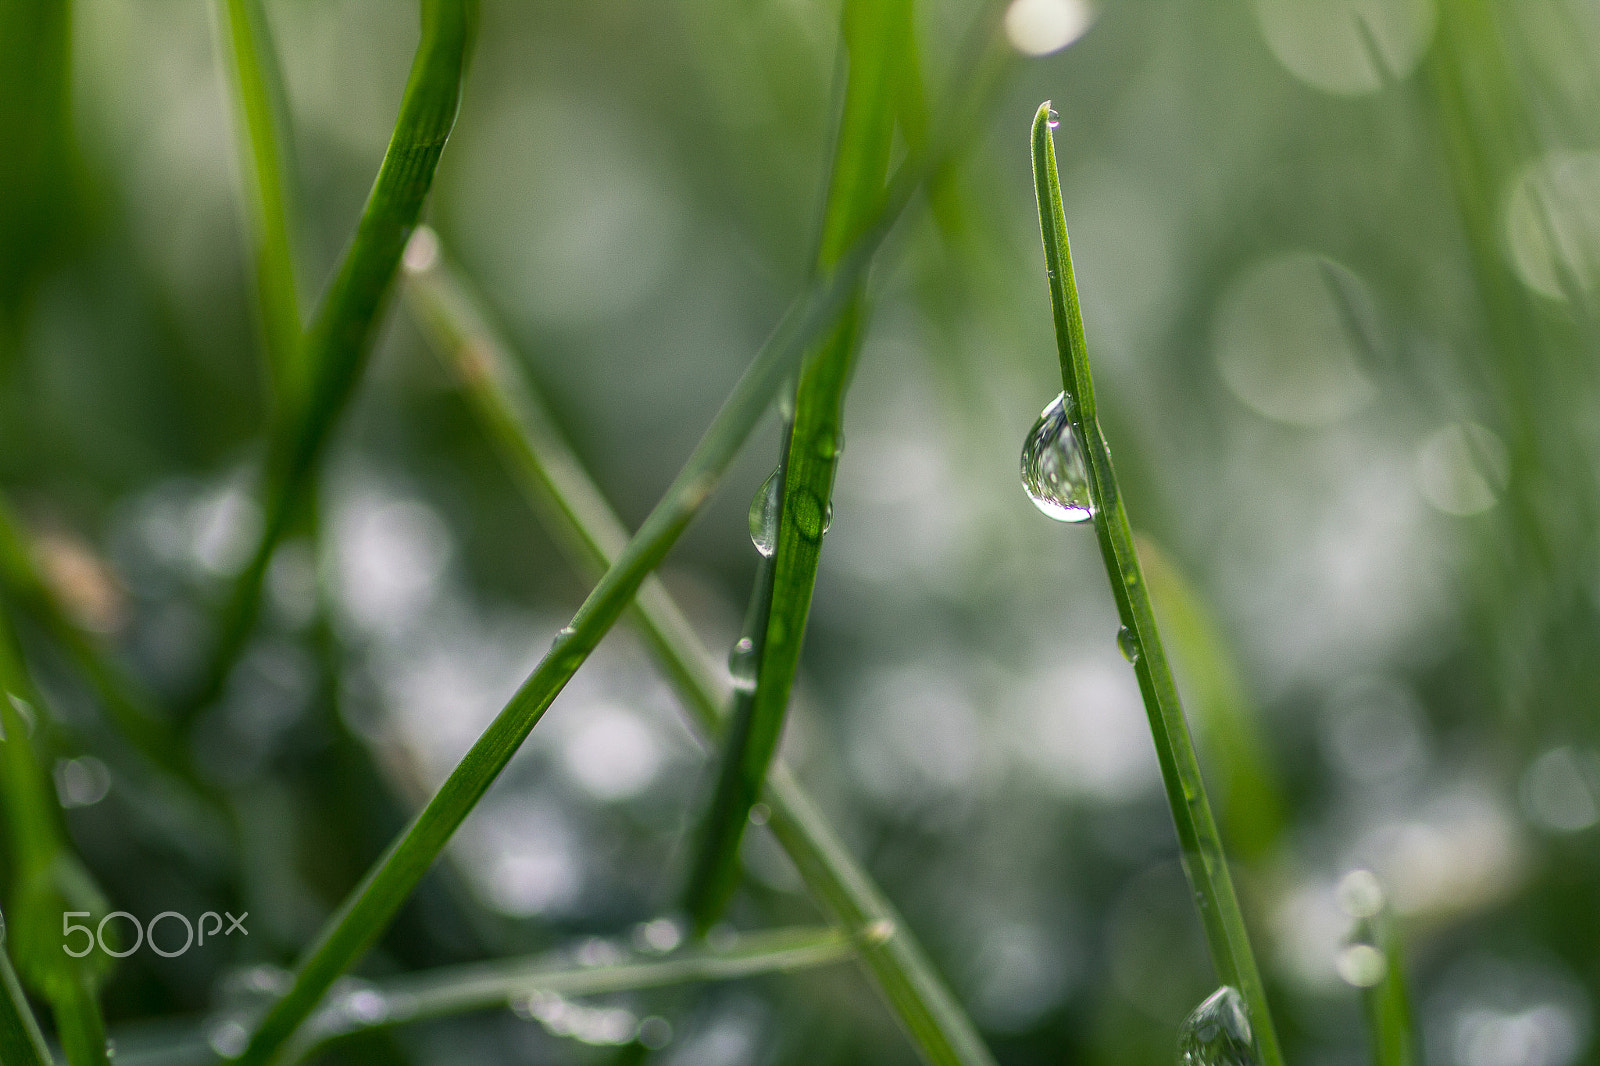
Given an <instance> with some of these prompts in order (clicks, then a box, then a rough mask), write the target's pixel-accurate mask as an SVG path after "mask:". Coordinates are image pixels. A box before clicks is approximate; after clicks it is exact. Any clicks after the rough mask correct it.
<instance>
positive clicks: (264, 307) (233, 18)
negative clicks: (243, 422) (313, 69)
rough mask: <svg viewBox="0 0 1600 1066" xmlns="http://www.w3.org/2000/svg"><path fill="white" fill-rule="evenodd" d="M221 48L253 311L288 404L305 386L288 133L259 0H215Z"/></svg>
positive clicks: (278, 390)
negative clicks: (248, 254)
mask: <svg viewBox="0 0 1600 1066" xmlns="http://www.w3.org/2000/svg"><path fill="white" fill-rule="evenodd" d="M215 11H216V19H217V31H218V36H219V37H220V38H221V39H220V40H219V42H218V43H219V47H218V53H219V56H220V58H221V60H222V63H223V66H224V67H225V68H226V71H227V80H228V87H229V89H230V92H229V94H228V95H229V99H230V100H231V102H232V105H233V120H234V137H235V140H236V142H237V143H238V158H239V172H240V180H241V182H242V184H243V189H244V195H243V198H242V199H243V203H244V205H245V214H246V216H247V218H246V223H247V229H248V231H249V236H250V239H251V243H252V244H253V246H254V247H253V255H252V257H251V258H252V260H253V262H252V266H253V269H254V274H255V284H256V302H257V312H258V314H259V316H260V325H261V334H262V342H263V347H264V349H265V354H266V363H267V370H268V373H269V376H270V378H271V380H272V382H273V385H274V386H275V390H276V394H277V398H278V402H279V404H280V405H281V407H282V408H283V409H285V410H292V409H293V406H294V403H295V401H296V400H297V399H298V398H299V396H300V394H301V390H302V388H303V387H304V383H305V378H306V372H305V371H306V368H305V366H304V364H303V362H302V352H301V348H300V303H299V297H298V296H297V290H296V287H295V271H294V251H293V244H292V242H291V239H290V232H291V229H290V218H289V208H290V204H291V202H292V200H291V198H290V195H289V184H290V168H289V166H288V158H289V138H288V134H287V131H286V129H285V127H284V124H283V121H282V116H283V115H285V114H286V113H287V110H288V109H287V107H286V106H285V101H284V93H283V84H282V79H281V77H280V75H279V71H278V63H277V59H276V56H275V54H274V52H273V48H272V36H271V32H270V30H269V28H268V26H267V18H266V12H265V11H263V10H262V8H261V0H216V7H215Z"/></svg>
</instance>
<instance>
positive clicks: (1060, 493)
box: [1022, 393, 1094, 522]
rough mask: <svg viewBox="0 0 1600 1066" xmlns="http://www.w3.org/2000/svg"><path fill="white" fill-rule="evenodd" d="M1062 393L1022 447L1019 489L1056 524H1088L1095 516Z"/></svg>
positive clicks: (1079, 449)
mask: <svg viewBox="0 0 1600 1066" xmlns="http://www.w3.org/2000/svg"><path fill="white" fill-rule="evenodd" d="M1070 402H1071V401H1069V400H1068V399H1067V397H1066V393H1062V394H1061V395H1060V396H1057V397H1056V398H1055V399H1054V400H1052V401H1050V406H1049V407H1046V408H1045V409H1044V413H1042V414H1041V415H1040V416H1039V421H1037V422H1035V423H1034V424H1033V429H1032V430H1030V431H1029V432H1028V439H1027V440H1026V441H1025V442H1024V443H1023V445H1022V487H1023V488H1025V489H1027V490H1028V495H1029V496H1031V497H1033V502H1034V505H1035V506H1037V507H1038V508H1039V510H1041V511H1043V512H1044V513H1045V514H1047V515H1049V516H1050V517H1051V518H1054V519H1055V520H1056V521H1058V522H1087V521H1088V520H1089V519H1091V518H1093V517H1094V505H1093V504H1092V503H1091V502H1090V500H1089V472H1088V469H1087V468H1086V467H1085V466H1084V463H1083V447H1082V445H1080V444H1079V443H1078V434H1077V433H1076V432H1075V431H1074V430H1073V428H1072V420H1071V418H1070V417H1068V410H1067V408H1068V405H1069V404H1070Z"/></svg>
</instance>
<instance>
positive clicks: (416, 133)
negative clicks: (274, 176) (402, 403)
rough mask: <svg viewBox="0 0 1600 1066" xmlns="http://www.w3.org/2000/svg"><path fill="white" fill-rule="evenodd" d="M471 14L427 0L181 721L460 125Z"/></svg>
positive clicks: (309, 474) (355, 358)
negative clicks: (256, 538) (396, 108)
mask: <svg viewBox="0 0 1600 1066" xmlns="http://www.w3.org/2000/svg"><path fill="white" fill-rule="evenodd" d="M476 22H477V5H476V0H424V2H423V4H422V39H421V42H420V43H419V44H418V46H417V54H416V59H415V61H414V62H413V63H412V67H411V76H410V79H409V80H408V81H407V83H406V91H405V97H404V98H403V99H402V101H401V103H400V116H399V118H398V119H396V121H395V127H394V134H393V136H392V137H391V138H390V140H389V148H388V151H387V152H386V153H385V154H384V157H383V165H382V166H381V167H380V168H379V170H378V177H377V180H376V181H375V182H374V183H373V186H372V192H371V193H370V195H369V196H368V197H367V203H366V207H365V208H364V209H363V210H362V213H361V220H360V222H359V223H358V224H357V226H356V233H355V237H354V239H353V240H352V241H351V243H350V247H349V248H348V249H347V250H346V252H345V254H344V258H343V261H342V262H341V263H340V266H339V271H338V273H337V274H336V275H335V277H334V280H333V283H332V285H331V286H330V287H329V289H328V292H327V295H326V296H325V297H324V298H323V301H322V304H321V306H320V308H319V309H318V311H317V313H316V316H315V317H314V318H313V319H312V322H311V325H310V328H309V329H308V330H307V331H306V337H305V342H304V347H305V363H306V374H307V375H308V378H309V384H308V386H307V388H308V391H307V394H306V396H305V399H304V402H303V403H298V404H296V405H295V406H294V409H293V410H292V411H291V412H290V413H289V418H288V420H287V423H286V426H285V428H284V430H283V432H281V433H279V434H278V435H277V436H276V437H275V438H274V440H273V441H272V447H271V451H270V454H269V456H268V460H267V470H266V480H265V488H264V491H265V506H264V511H265V514H266V521H265V523H264V529H263V532H262V536H261V541H260V543H259V544H258V545H257V547H256V550H255V553H254V555H253V556H252V557H251V560H250V563H249V565H248V566H246V567H245V569H244V571H243V572H242V573H241V574H240V577H239V579H238V582H237V584H236V585H235V587H234V591H233V594H232V596H231V597H230V599H229V601H228V604H227V605H226V607H225V608H224V612H223V615H222V620H221V623H220V627H219V636H218V640H217V644H216V647H215V648H214V649H213V651H212V653H211V657H210V660H209V662H208V665H207V667H206V669H205V672H204V673H203V674H202V675H201V678H200V683H199V684H198V686H197V687H196V690H195V691H194V692H193V693H192V694H191V695H190V697H189V699H187V700H186V701H184V704H183V706H182V707H181V708H180V718H181V719H182V720H183V721H185V722H187V721H189V720H192V719H193V718H194V717H195V716H196V715H197V714H199V712H200V711H202V710H204V709H205V707H206V706H207V705H209V704H210V703H211V701H212V700H214V699H215V698H216V696H217V693H218V692H220V691H221V688H222V684H223V682H224V681H225V680H226V679H227V676H228V671H229V670H230V669H231V668H232V666H233V662H234V660H235V659H236V658H237V656H238V654H239V651H240V650H241V649H242V648H243V646H244V643H245V641H246V640H247V639H248V638H249V635H250V631H251V629H252V628H253V627H254V625H255V621H256V615H257V613H258V611H259V610H260V605H261V588H262V582H263V581H264V580H265V578H266V574H267V567H268V566H269V565H270V564H271V562H272V554H273V552H274V550H275V549H276V548H277V546H278V543H279V541H281V540H282V538H283V536H284V534H285V533H286V532H288V530H289V529H290V527H291V526H292V524H293V523H294V521H295V519H296V518H297V516H298V515H299V513H300V511H301V508H302V507H303V505H304V503H305V500H306V497H307V495H308V493H309V490H310V487H311V484H312V481H313V478H314V476H315V471H316V468H317V465H318V461H319V460H320V459H321V457H322V454H323V451H324V450H325V448H326V446H327V442H328V439H329V437H330V436H331V435H332V433H333V429H334V426H335V425H336V424H337V423H338V421H339V417H340V415H341V414H343V412H344V409H345V408H346V407H347V406H348V404H349V400H350V397H351V395H352V394H353V393H354V392H355V388H356V384H357V382H358V381H359V380H360V378H361V372H362V370H363V368H364V367H365V366H366V363H367V357H368V355H369V354H370V352H371V350H372V345H373V343H374V340H375V338H376V335H377V325H378V322H379V319H380V318H381V316H382V312H383V309H384V307H385V306H386V303H387V298H388V295H389V292H390V290H391V288H392V283H393V281H394V277H395V273H396V270H397V269H398V267H399V264H400V253H401V252H402V251H403V250H404V248H405V243H406V240H407V239H408V238H409V237H410V236H411V231H412V229H413V228H414V227H415V226H416V224H417V218H418V216H419V215H420V214H421V212H422V205H423V201H424V200H425V199H426V198H427V195H428V189H429V188H430V187H431V186H432V184H433V175H434V172H435V170H436V169H437V167H438V164H439V156H440V153H441V152H443V150H444V145H445V141H446V140H447V139H448V138H449V136H450V131H451V129H452V128H453V126H454V125H455V119H456V112H457V109H458V107H459V105H460V101H461V86H462V80H463V78H464V76H465V74H466V68H467V58H468V55H469V53H470V51H471V45H472V37H473V30H474V28H475V26H476Z"/></svg>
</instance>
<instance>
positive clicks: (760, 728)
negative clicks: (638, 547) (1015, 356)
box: [690, 0, 915, 931]
mask: <svg viewBox="0 0 1600 1066" xmlns="http://www.w3.org/2000/svg"><path fill="white" fill-rule="evenodd" d="M911 11H912V7H911V2H910V0H889V2H868V0H853V2H849V3H846V4H845V7H844V39H845V45H846V49H847V52H848V57H849V74H848V79H847V82H846V87H845V94H844V108H843V112H842V114H841V118H840V123H839V133H838V138H837V142H836V146H835V154H834V160H833V174H832V179H831V181H830V184H829V190H828V204H827V209H826V212H825V214H824V218H823V226H822V239H821V245H820V247H819V249H818V256H817V259H818V266H819V268H820V269H822V270H828V269H831V268H832V267H833V266H834V264H835V263H836V262H837V261H838V258H839V256H841V255H842V254H843V253H844V251H845V249H847V248H848V247H849V245H850V243H851V242H852V241H853V240H854V239H855V238H856V236H857V234H858V233H859V231H860V229H861V228H862V226H863V225H864V224H865V223H866V222H867V220H869V219H870V218H871V217H872V215H873V212H874V211H875V210H876V208H877V205H878V203H879V201H880V200H881V199H882V198H883V185H884V179H885V177H886V175H887V173H888V169H889V153H890V150H891V148H892V146H893V138H894V124H895V114H896V112H897V111H898V110H899V107H898V104H899V100H900V97H901V85H902V82H903V81H904V80H905V77H906V75H907V74H908V73H910V71H908V69H907V68H908V66H909V65H910V64H909V63H908V62H907V61H906V58H905V51H906V50H907V46H908V42H911V41H913V40H915V35H914V33H913V29H912V20H911ZM863 301H864V293H863V292H862V291H861V289H860V288H858V289H857V291H856V292H855V293H854V294H852V298H851V300H850V303H849V305H848V306H847V308H846V310H845V313H844V315H843V316H842V318H841V319H840V321H839V323H838V325H836V326H835V327H834V329H833V331H832V332H831V333H830V334H829V335H828V337H827V338H826V339H825V340H824V341H823V343H822V345H821V346H820V347H819V348H818V350H817V351H816V352H814V353H813V354H812V355H811V356H810V357H809V358H808V359H807V360H806V362H805V364H804V365H803V366H802V368H801V372H800V381H799V387H798V389H797V391H796V394H795V407H794V424H793V427H792V428H791V430H790V433H789V446H788V454H787V458H786V461H785V462H784V464H783V466H782V471H783V502H782V506H781V507H780V508H779V515H778V517H779V521H778V537H777V549H776V552H775V553H774V555H773V571H772V593H771V598H770V602H769V613H768V617H767V620H766V624H765V639H764V640H763V641H762V642H761V647H760V652H759V655H760V659H759V663H760V665H759V667H758V669H757V671H756V687H755V693H754V695H753V696H752V697H751V699H750V702H749V707H748V711H747V714H746V715H744V716H741V718H739V719H736V720H735V722H734V726H733V728H732V729H731V730H730V731H729V734H728V742H727V744H726V745H725V746H724V750H723V753H722V763H721V766H720V767H719V771H718V779H717V787H716V791H715V793H714V794H713V796H712V804H711V807H710V808H709V810H708V812H707V815H706V820H705V823H704V828H703V830H702V833H701V851H700V854H699V855H698V856H697V858H696V862H695V873H694V880H693V884H692V890H691V894H690V905H691V911H692V913H693V916H694V921H695V925H696V927H697V928H698V929H699V930H701V931H704V930H705V929H706V928H708V927H709V926H710V925H711V923H712V922H714V921H715V920H716V917H717V916H718V915H719V914H720V913H721V912H722V909H723V908H724V907H725V906H726V905H727V901H728V899H729V897H730V896H731V895H732V894H733V890H734V888H735V887H736V886H737V884H738V878H739V862H738V857H739V842H740V841H741V840H742V839H743V836H744V827H745V825H746V824H747V823H748V821H749V817H750V808H751V807H752V806H753V805H754V804H755V802H756V800H757V798H758V797H759V796H760V795H761V785H762V781H763V780H764V779H765V778H766V774H767V768H768V767H769V766H770V765H771V764H772V757H773V755H774V753H775V752H776V751H777V749H778V741H779V739H780V737H781V736H782V733H783V722H784V718H785V711H786V710H787V708H788V704H789V693H790V691H791V689H792V688H793V687H794V679H795V674H796V673H797V672H798V670H799V665H800V649H801V645H802V642H803V640H804V637H805V630H806V619H807V617H808V615H809V614H810V612H811V593H812V590H813V588H814V587H815V584H816V578H817V564H818V562H819V560H820V558H821V554H822V536H823V534H824V533H825V532H826V531H827V528H828V524H829V522H830V521H831V520H832V511H833V504H832V502H831V500H832V496H833V479H834V474H835V472H836V471H837V470H838V465H839V453H840V450H841V449H842V448H843V445H844V428H843V423H844V393H845V388H846V387H847V385H848V383H849V379H850V371H851V368H852V363H853V361H854V358H855V353H856V348H857V343H858V341H859V337H860V331H861V326H862V322H863V319H864V308H863Z"/></svg>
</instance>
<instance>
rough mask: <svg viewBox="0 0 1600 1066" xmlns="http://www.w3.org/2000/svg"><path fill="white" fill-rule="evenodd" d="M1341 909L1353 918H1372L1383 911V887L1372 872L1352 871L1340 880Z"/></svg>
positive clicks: (1338, 892) (1338, 893)
mask: <svg viewBox="0 0 1600 1066" xmlns="http://www.w3.org/2000/svg"><path fill="white" fill-rule="evenodd" d="M1336 894H1337V895H1338V897H1339V907H1340V908H1341V909H1342V910H1343V911H1344V912H1345V913H1346V914H1348V915H1349V916H1350V917H1352V918H1371V917H1373V916H1375V915H1376V914H1377V913H1378V912H1379V911H1381V910H1383V905H1384V894H1383V885H1382V884H1381V883H1380V882H1379V881H1378V878H1377V876H1376V875H1375V874H1373V872H1372V871H1371V870H1351V871H1350V872H1349V873H1347V874H1345V875H1344V876H1343V877H1342V878H1340V879H1339V887H1338V889H1337V891H1336Z"/></svg>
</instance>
